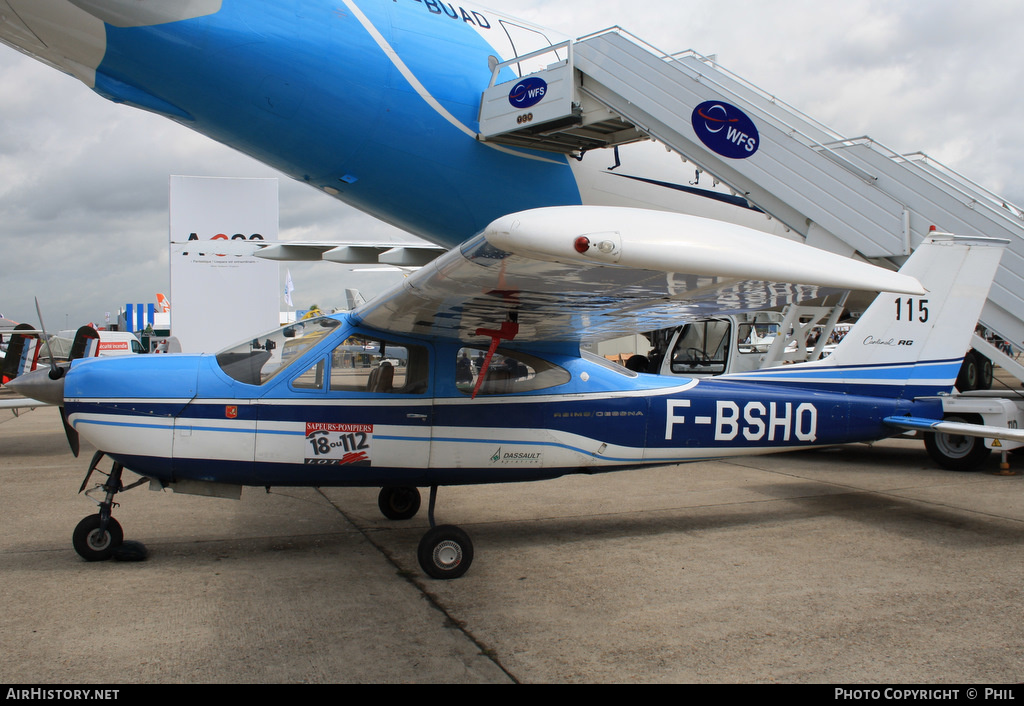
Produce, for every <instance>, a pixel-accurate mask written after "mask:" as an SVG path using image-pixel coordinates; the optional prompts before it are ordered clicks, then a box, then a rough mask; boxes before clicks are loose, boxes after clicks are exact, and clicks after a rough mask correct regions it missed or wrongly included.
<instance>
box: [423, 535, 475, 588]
mask: <svg viewBox="0 0 1024 706" xmlns="http://www.w3.org/2000/svg"><path fill="white" fill-rule="evenodd" d="M416 556H417V558H418V559H419V561H420V567H421V568H422V569H423V571H424V572H426V574H427V575H428V576H431V577H432V578H435V579H457V578H459V577H460V576H462V575H463V574H465V573H466V572H467V571H468V570H469V566H470V564H472V563H473V542H472V541H471V540H470V539H469V535H468V534H466V533H465V532H463V531H462V530H461V529H459V528H458V527H455V526H454V525H441V526H439V527H433V528H431V529H430V530H429V531H427V533H426V534H425V535H423V539H421V540H420V546H419V549H418V550H417V552H416Z"/></svg>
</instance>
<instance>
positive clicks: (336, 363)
mask: <svg viewBox="0 0 1024 706" xmlns="http://www.w3.org/2000/svg"><path fill="white" fill-rule="evenodd" d="M429 379H430V358H429V354H428V352H427V349H426V348H425V347H423V346H417V345H411V344H397V343H392V342H390V341H384V340H381V339H377V338H373V337H370V336H365V335H362V334H355V335H352V336H349V337H348V338H347V339H345V341H343V342H342V343H341V345H339V346H338V347H337V348H335V349H334V351H333V352H332V353H331V375H330V385H331V386H330V389H331V390H332V391H340V392H383V393H393V394H402V395H418V394H423V393H425V392H426V391H427V382H428V380H429Z"/></svg>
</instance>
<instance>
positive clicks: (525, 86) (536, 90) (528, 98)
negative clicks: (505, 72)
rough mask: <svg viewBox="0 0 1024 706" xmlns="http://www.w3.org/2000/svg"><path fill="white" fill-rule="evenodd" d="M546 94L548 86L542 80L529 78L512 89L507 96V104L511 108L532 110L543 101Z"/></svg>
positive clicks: (533, 77) (534, 77)
mask: <svg viewBox="0 0 1024 706" xmlns="http://www.w3.org/2000/svg"><path fill="white" fill-rule="evenodd" d="M547 92H548V84H547V82H546V81H544V79H542V78H537V77H536V76H530V77H529V78H524V79H523V80H522V81H520V82H519V83H517V84H516V85H515V86H513V87H512V91H511V92H510V93H509V94H508V102H509V103H511V104H512V107H513V108H532V107H533V106H535V105H537V104H538V103H540V102H541V101H542V100H544V96H545V94H547Z"/></svg>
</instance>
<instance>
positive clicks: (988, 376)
mask: <svg viewBox="0 0 1024 706" xmlns="http://www.w3.org/2000/svg"><path fill="white" fill-rule="evenodd" d="M977 356H978V389H979V390H991V389H992V380H993V379H995V373H993V372H992V361H991V360H989V359H988V358H986V357H985V356H983V355H981V354H980V353H978V354H977Z"/></svg>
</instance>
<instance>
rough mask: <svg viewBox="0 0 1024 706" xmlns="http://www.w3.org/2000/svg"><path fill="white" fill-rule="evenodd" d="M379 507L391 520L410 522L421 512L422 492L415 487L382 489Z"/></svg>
mask: <svg viewBox="0 0 1024 706" xmlns="http://www.w3.org/2000/svg"><path fill="white" fill-rule="evenodd" d="M377 507H379V508H380V511H381V514H383V515H384V517H386V518H388V519H389V520H408V519H411V518H413V517H415V516H416V513H417V512H419V510H420V491H419V489H418V488H415V487H410V486H406V487H397V488H381V489H380V494H379V495H378V496H377Z"/></svg>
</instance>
